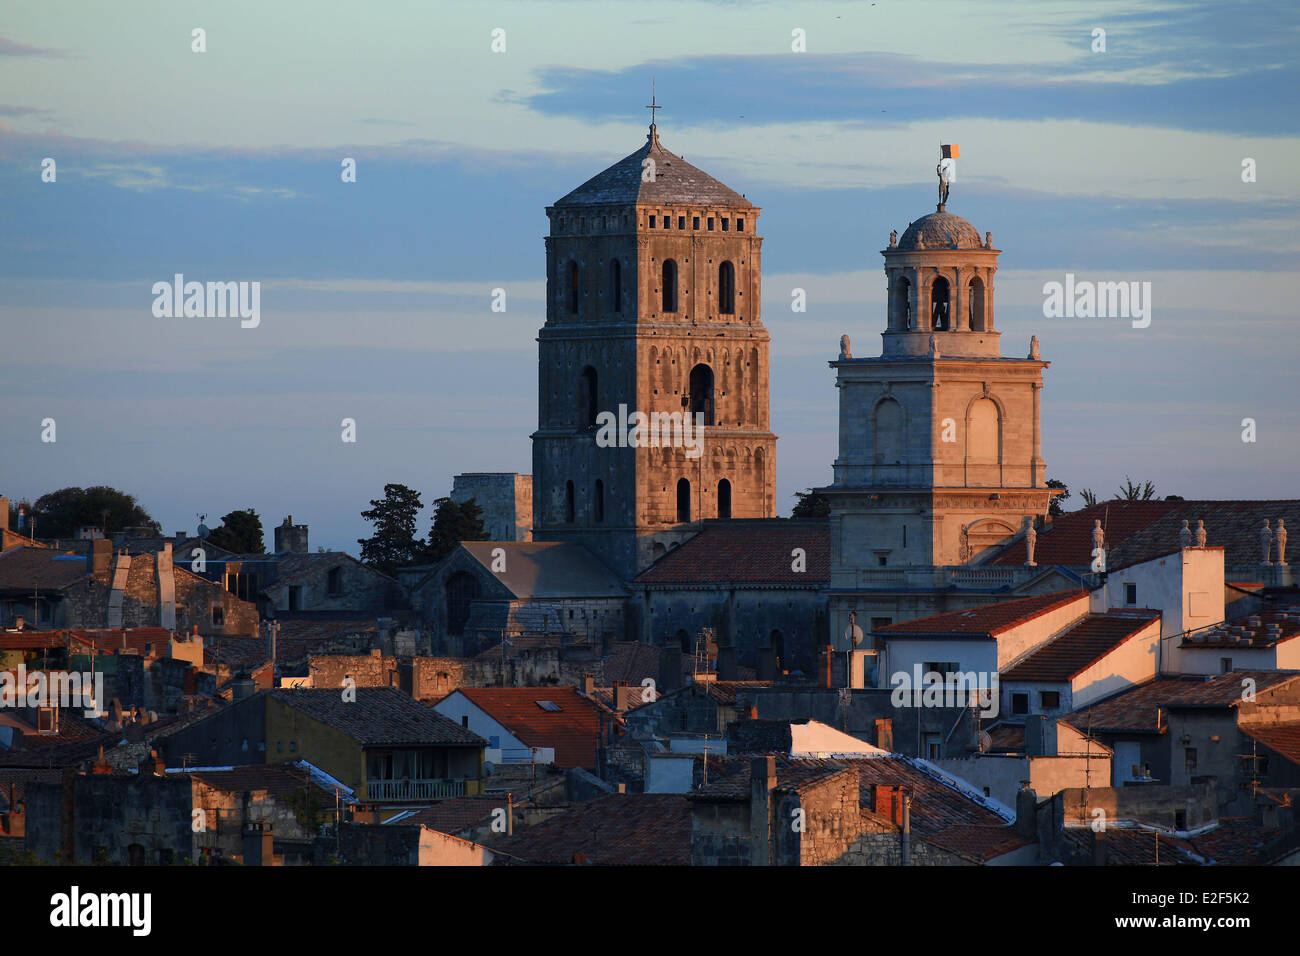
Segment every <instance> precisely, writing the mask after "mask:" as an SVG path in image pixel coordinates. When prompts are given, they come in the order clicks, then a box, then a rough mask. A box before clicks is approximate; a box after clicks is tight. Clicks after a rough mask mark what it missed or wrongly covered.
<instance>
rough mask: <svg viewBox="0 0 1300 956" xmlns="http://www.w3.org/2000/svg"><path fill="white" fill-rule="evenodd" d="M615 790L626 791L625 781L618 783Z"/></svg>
mask: <svg viewBox="0 0 1300 956" xmlns="http://www.w3.org/2000/svg"><path fill="white" fill-rule="evenodd" d="M616 792H617V793H627V784H625V783H620V784H619V785H618V790H617V791H616Z"/></svg>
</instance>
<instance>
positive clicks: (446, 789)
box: [366, 780, 465, 800]
mask: <svg viewBox="0 0 1300 956" xmlns="http://www.w3.org/2000/svg"><path fill="white" fill-rule="evenodd" d="M366 796H367V797H368V798H369V799H371V800H441V799H443V798H444V797H463V796H465V781H464V780H367V781H366Z"/></svg>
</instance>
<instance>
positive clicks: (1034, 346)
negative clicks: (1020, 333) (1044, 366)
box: [1029, 335, 1042, 362]
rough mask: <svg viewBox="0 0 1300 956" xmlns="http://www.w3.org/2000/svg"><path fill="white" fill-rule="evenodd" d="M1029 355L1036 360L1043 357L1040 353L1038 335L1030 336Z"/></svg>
mask: <svg viewBox="0 0 1300 956" xmlns="http://www.w3.org/2000/svg"><path fill="white" fill-rule="evenodd" d="M1029 357H1030V358H1031V359H1033V360H1034V361H1035V362H1041V361H1042V358H1041V357H1040V356H1039V354H1038V336H1036V335H1031V336H1030V337H1029Z"/></svg>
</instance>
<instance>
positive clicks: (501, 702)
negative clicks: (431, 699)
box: [456, 687, 612, 769]
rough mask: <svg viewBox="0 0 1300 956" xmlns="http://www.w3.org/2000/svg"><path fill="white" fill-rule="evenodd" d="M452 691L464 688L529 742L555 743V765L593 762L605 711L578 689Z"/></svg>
mask: <svg viewBox="0 0 1300 956" xmlns="http://www.w3.org/2000/svg"><path fill="white" fill-rule="evenodd" d="M456 693H460V694H463V695H464V696H465V697H466V698H467V699H468V700H470V701H471V702H472V703H473V704H474V705H475V706H477V707H479V708H480V709H481V710H483V711H484V712H486V713H487V714H489V715H491V716H492V717H493V719H495V720H496V721H497V722H498V723H499V724H501V726H503V727H505V728H506V729H507V730H509V731H510V732H511V733H512V734H514V735H515V736H516V737H518V738H519V739H520V740H521V741H523V742H524V744H526V745H527V746H529V747H552V748H554V750H555V766H556V767H560V768H564V769H567V768H569V767H584V768H587V769H590V768H594V767H595V766H596V763H597V759H596V749H597V746H598V744H599V742H600V724H601V714H602V713H604V711H603V710H602V708H601V707H600V705H598V704H596V703H595V702H593V701H591V700H588V699H587V698H586V697H584V696H583V695H582V694H580V693H579V692H578V691H577V690H576V689H574V688H572V687H462V688H460V689H459V690H458V691H457V692H456ZM538 701H550V702H551V703H552V704H554V705H556V706H557V707H558V708H559V709H558V710H545V709H543V708H542V707H540V706H538ZM609 719H612V718H611V717H609V716H608V715H606V720H609Z"/></svg>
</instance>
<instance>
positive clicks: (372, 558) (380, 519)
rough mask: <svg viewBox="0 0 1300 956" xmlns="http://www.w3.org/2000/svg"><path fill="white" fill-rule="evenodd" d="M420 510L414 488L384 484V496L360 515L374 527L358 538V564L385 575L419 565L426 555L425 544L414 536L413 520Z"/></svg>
mask: <svg viewBox="0 0 1300 956" xmlns="http://www.w3.org/2000/svg"><path fill="white" fill-rule="evenodd" d="M422 507H423V505H422V504H421V503H420V493H419V492H418V491H416V490H415V489H413V488H408V487H406V485H399V484H391V483H390V484H386V485H384V497H382V498H371V499H370V510H369V511H363V512H361V517H363V518H365V519H366V520H367V521H369V522H370V523H371V524H373V525H374V526H375V533H374V534H373V535H371V536H370V537H369V538H358V539H357V544H359V545H361V562H362V563H363V564H367V565H369V566H370V567H372V568H374V569H375V570H377V571H383V572H384V573H385V574H392V573H393V572H394V571H396V570H397V569H398V568H403V567H407V566H408V565H412V564H418V563H419V562H420V560H421V559H422V558H423V557H424V553H425V547H424V543H423V542H422V541H420V539H419V538H417V537H416V536H415V519H416V518H417V517H418V516H419V514H420V509H421V508H422Z"/></svg>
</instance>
